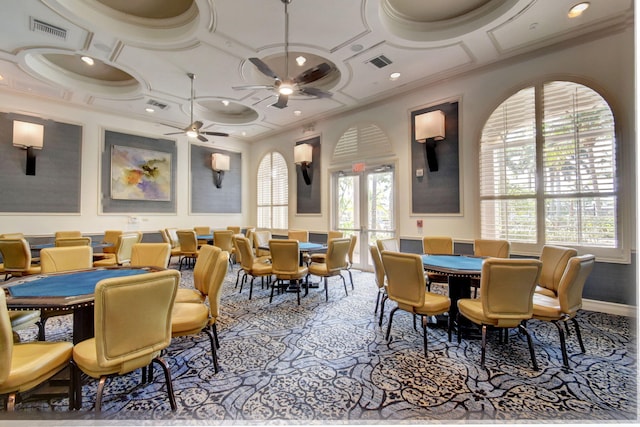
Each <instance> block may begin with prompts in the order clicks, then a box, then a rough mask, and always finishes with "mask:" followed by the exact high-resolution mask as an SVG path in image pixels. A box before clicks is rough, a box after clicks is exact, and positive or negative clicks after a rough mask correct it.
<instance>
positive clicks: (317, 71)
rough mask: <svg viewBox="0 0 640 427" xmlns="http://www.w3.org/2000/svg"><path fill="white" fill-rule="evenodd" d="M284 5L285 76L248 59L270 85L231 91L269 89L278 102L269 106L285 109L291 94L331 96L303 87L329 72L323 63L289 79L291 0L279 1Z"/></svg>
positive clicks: (247, 86)
mask: <svg viewBox="0 0 640 427" xmlns="http://www.w3.org/2000/svg"><path fill="white" fill-rule="evenodd" d="M281 1H282V3H284V61H285V63H284V64H285V65H284V69H285V73H287V76H286V77H285V78H284V79H283V78H281V77H280V76H278V75H277V74H276V73H275V72H274V71H273V70H272V69H271V68H269V66H268V65H267V64H265V63H264V62H263V61H262V60H261V59H259V58H249V61H250V62H251V63H252V64H253V65H255V66H256V68H257V69H258V70H259V71H260V72H261V73H262V74H264V75H265V76H267V77H271V78H272V79H274V82H273V84H272V85H246V86H235V87H233V89H238V90H256V89H271V90H274V91H276V92H277V93H278V100H277V101H276V102H275V103H274V104H271V106H272V107H277V108H285V107H286V106H287V102H288V101H289V95H292V94H293V93H296V94H299V95H307V96H314V97H316V98H330V97H331V96H332V95H333V94H332V93H331V92H326V91H323V90H321V89H318V88H315V87H305V86H304V85H306V84H309V83H312V82H315V81H316V80H319V79H321V78H323V77H325V76H326V75H327V74H329V72H331V69H332V67H331V66H330V65H329V64H327V63H326V62H323V63H321V64H319V65H317V66H315V67H312V68H309V69H308V70H306V71H303V72H302V73H300V74H298V75H297V76H296V77H294V78H291V77H289V76H288V73H289V12H288V10H287V5H288V4H289V3H291V1H292V0H281Z"/></svg>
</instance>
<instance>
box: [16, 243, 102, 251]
mask: <svg viewBox="0 0 640 427" xmlns="http://www.w3.org/2000/svg"><path fill="white" fill-rule="evenodd" d="M91 246H92V247H94V248H109V247H111V246H113V243H105V242H91ZM55 247H56V244H55V243H35V244H33V245H31V244H30V245H29V248H30V249H36V250H38V249H45V248H55Z"/></svg>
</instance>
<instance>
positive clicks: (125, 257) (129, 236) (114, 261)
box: [93, 233, 141, 267]
mask: <svg viewBox="0 0 640 427" xmlns="http://www.w3.org/2000/svg"><path fill="white" fill-rule="evenodd" d="M140 238H141V235H140V234H138V233H124V234H121V235H120V236H118V242H117V243H116V253H115V254H106V258H102V259H99V260H96V261H94V262H93V266H94V267H110V266H115V265H120V266H122V265H128V264H129V263H130V262H131V251H132V250H133V245H135V244H136V243H138V242H139V241H140Z"/></svg>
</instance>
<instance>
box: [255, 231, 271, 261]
mask: <svg viewBox="0 0 640 427" xmlns="http://www.w3.org/2000/svg"><path fill="white" fill-rule="evenodd" d="M252 234H253V248H254V251H255V254H256V256H257V257H261V256H268V255H269V250H268V249H265V248H268V247H269V241H270V240H271V238H272V235H271V231H269V230H259V231H254V232H253V233H252Z"/></svg>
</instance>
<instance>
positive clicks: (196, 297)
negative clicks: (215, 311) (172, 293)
mask: <svg viewBox="0 0 640 427" xmlns="http://www.w3.org/2000/svg"><path fill="white" fill-rule="evenodd" d="M205 299H206V297H205V296H204V295H202V293H201V292H200V291H199V290H197V289H191V288H178V293H177V294H176V301H175V302H176V303H192V304H193V303H197V304H202V303H203V302H204V300H205Z"/></svg>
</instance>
